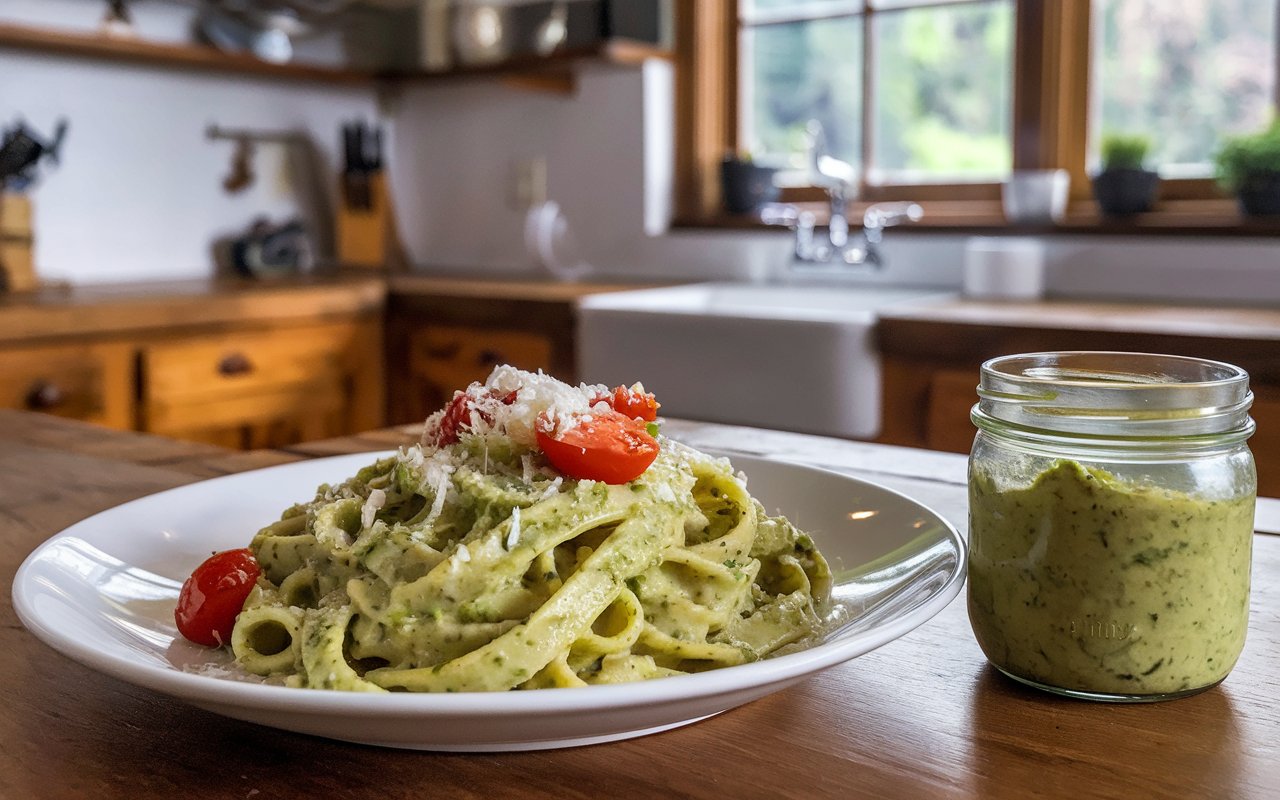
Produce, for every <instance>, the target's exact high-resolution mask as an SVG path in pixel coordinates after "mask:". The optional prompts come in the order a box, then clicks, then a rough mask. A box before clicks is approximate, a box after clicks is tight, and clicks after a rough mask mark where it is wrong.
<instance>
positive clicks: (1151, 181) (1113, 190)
mask: <svg viewBox="0 0 1280 800" xmlns="http://www.w3.org/2000/svg"><path fill="white" fill-rule="evenodd" d="M1150 149H1151V140H1150V139H1148V138H1147V137H1146V136H1143V135H1141V134H1120V133H1111V134H1107V135H1105V136H1103V137H1102V171H1101V172H1099V173H1098V174H1096V175H1094V176H1093V197H1094V199H1095V200H1097V201H1098V209H1099V210H1100V211H1101V212H1102V213H1103V215H1104V216H1108V217H1125V216H1129V215H1130V214H1141V213H1143V212H1144V211H1150V210H1151V207H1152V206H1153V205H1154V204H1155V201H1156V192H1157V191H1158V190H1159V188H1160V175H1159V174H1158V173H1156V172H1153V171H1152V170H1149V169H1146V168H1145V167H1144V164H1145V162H1146V159H1147V151H1148V150H1150Z"/></svg>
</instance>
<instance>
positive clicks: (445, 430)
mask: <svg viewBox="0 0 1280 800" xmlns="http://www.w3.org/2000/svg"><path fill="white" fill-rule="evenodd" d="M472 386H473V388H474V387H475V386H476V385H475V384H473V385H472ZM515 401H516V393H515V392H507V393H506V394H504V395H499V394H498V393H497V392H495V391H493V390H492V389H490V390H489V391H488V393H486V394H483V395H480V396H479V397H476V396H473V395H472V394H471V393H470V392H454V393H453V399H452V400H450V401H449V404H448V405H447V406H445V407H444V416H443V417H441V418H440V427H439V428H438V429H437V431H436V440H435V443H436V447H446V446H448V445H451V444H453V443H455V442H457V441H458V436H459V434H460V433H461V432H462V431H467V430H471V412H472V411H475V412H476V414H477V415H478V416H479V417H480V419H482V420H484V421H485V422H486V423H489V424H492V423H493V414H492V412H490V411H488V410H486V408H485V407H486V406H493V405H494V404H496V403H501V404H503V405H506V406H509V405H511V404H512V403H514V402H515Z"/></svg>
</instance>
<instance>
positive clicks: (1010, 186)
mask: <svg viewBox="0 0 1280 800" xmlns="http://www.w3.org/2000/svg"><path fill="white" fill-rule="evenodd" d="M1070 191H1071V173H1069V172H1067V171H1066V170H1065V169H1018V170H1014V171H1013V174H1012V175H1010V176H1009V179H1008V180H1007V181H1005V184H1004V191H1003V193H1002V199H1003V201H1004V216H1005V218H1006V219H1008V220H1009V221H1010V222H1021V223H1030V224H1041V225H1050V224H1053V223H1055V222H1061V221H1062V220H1063V219H1065V218H1066V216H1067V199H1068V197H1069V195H1070Z"/></svg>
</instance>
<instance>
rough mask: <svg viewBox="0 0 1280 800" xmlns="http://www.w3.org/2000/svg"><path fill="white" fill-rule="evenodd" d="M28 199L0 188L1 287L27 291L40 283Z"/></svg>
mask: <svg viewBox="0 0 1280 800" xmlns="http://www.w3.org/2000/svg"><path fill="white" fill-rule="evenodd" d="M34 245H35V237H34V235H33V234H32V228H31V199H30V198H29V197H27V196H26V195H22V194H15V193H12V192H0V291H8V292H30V291H33V290H35V289H38V288H39V287H40V281H39V279H37V278H36V270H35V261H34V258H33V255H32V248H33V246H34Z"/></svg>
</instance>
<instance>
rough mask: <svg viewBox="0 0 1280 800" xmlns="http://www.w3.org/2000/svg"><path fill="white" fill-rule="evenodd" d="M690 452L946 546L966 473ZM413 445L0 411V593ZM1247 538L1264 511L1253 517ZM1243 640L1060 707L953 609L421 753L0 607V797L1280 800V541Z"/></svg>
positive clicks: (861, 451) (826, 456)
mask: <svg viewBox="0 0 1280 800" xmlns="http://www.w3.org/2000/svg"><path fill="white" fill-rule="evenodd" d="M667 430H668V432H669V433H672V434H673V435H676V436H678V437H679V438H682V439H683V440H685V441H687V442H689V443H691V444H694V445H700V446H708V447H709V446H720V447H726V446H727V447H733V448H736V449H740V450H743V451H746V452H756V453H765V454H771V455H781V456H786V457H789V458H793V459H795V458H799V459H802V460H807V461H811V462H814V463H819V464H825V465H828V466H833V467H835V468H838V469H841V470H844V471H848V472H851V473H853V474H857V475H860V476H862V477H867V478H871V479H873V480H877V481H879V482H881V483H884V484H887V485H889V486H891V487H893V488H896V489H899V490H902V491H906V492H908V493H910V494H911V495H913V496H914V497H916V498H918V499H920V500H922V501H924V502H926V503H927V504H929V505H931V506H933V507H934V508H935V509H937V510H938V511H939V512H940V513H942V514H943V515H944V516H946V517H948V518H949V519H951V520H952V521H954V522H955V523H956V524H957V525H958V526H963V522H964V517H965V492H964V487H963V480H964V459H963V457H961V456H955V455H945V454H938V453H929V452H925V451H919V450H907V449H901V448H892V447H887V446H881V445H868V444H859V443H850V442H836V441H832V440H828V439H821V438H818V437H810V436H799V435H794V434H781V433H776V432H765V431H754V430H749V429H744V428H729V427H724V426H713V425H701V424H692V423H682V422H676V421H673V422H670V423H669V424H668V426H667ZM412 436H413V431H412V430H411V429H401V430H392V431H383V432H378V433H374V434H369V435H365V436H360V437H352V438H348V439H342V440H334V441H328V442H321V443H316V444H312V445H304V446H298V447H294V448H290V449H288V450H283V451H266V452H253V453H231V452H229V451H225V450H220V449H218V448H214V447H209V446H206V445H192V444H186V443H180V442H174V441H170V440H166V439H161V438H157V437H150V436H143V435H139V434H131V433H118V432H112V431H108V430H105V429H101V428H96V427H91V426H87V425H82V424H78V423H70V422H65V421H61V420H56V419H53V418H49V417H43V416H36V415H30V414H23V413H20V412H5V411H0V475H3V476H4V477H3V480H0V575H2V576H3V579H4V582H5V584H6V586H7V585H10V584H11V583H12V580H13V575H14V572H15V570H16V569H17V567H18V565H19V564H20V563H21V561H22V559H23V558H24V557H25V556H26V555H27V554H28V553H29V552H30V551H31V550H32V549H33V548H34V547H35V546H36V545H37V544H39V543H40V542H41V541H43V540H44V539H45V538H47V537H48V536H50V535H52V534H54V533H56V532H58V531H59V530H61V529H62V528H63V527H65V526H66V525H68V524H70V523H72V522H75V521H76V520H78V519H81V518H83V517H85V516H87V515H89V514H92V513H94V512H97V511H100V510H102V509H105V508H108V507H111V506H113V505H115V504H117V503H121V502H123V501H125V500H129V499H131V498H134V497H139V496H141V495H145V494H149V493H151V492H155V491H159V490H161V489H166V488H169V487H173V486H178V485H181V484H185V483H190V482H192V481H195V480H198V479H200V478H204V477H209V476H213V475H218V474H224V473H228V472H235V471H240V470H244V469H249V468H253V467H260V466H267V465H270V464H278V463H285V462H289V461H293V460H297V459H301V458H307V457H313V456H318V455H327V454H336V453H347V452H354V451H359V450H370V449H383V448H387V447H391V446H394V445H396V444H398V443H400V442H403V441H405V440H407V439H409V438H411V437H412ZM1260 511H1261V516H1260V520H1271V521H1272V522H1270V523H1268V524H1274V521H1275V520H1278V519H1280V502H1277V501H1272V500H1268V501H1262V502H1260ZM1253 577H1254V592H1253V604H1252V610H1251V613H1252V616H1251V619H1250V630H1249V642H1248V645H1247V646H1246V647H1245V651H1244V655H1243V656H1242V658H1241V659H1240V662H1239V665H1238V666H1237V667H1236V669H1235V671H1234V672H1232V674H1231V675H1230V676H1229V677H1228V678H1227V680H1226V681H1225V682H1224V683H1223V684H1222V685H1221V686H1220V687H1218V688H1215V689H1213V690H1210V691H1208V692H1205V693H1203V694H1200V695H1196V696H1194V697H1190V698H1186V699H1183V700H1178V701H1174V702H1169V703H1158V704H1152V705H1128V706H1107V705H1099V704H1092V703H1086V702H1079V701H1071V700H1065V699H1059V698H1056V697H1052V696H1049V695H1046V694H1041V693H1038V692H1034V691H1031V690H1028V689H1024V688H1022V687H1021V686H1019V685H1016V684H1014V683H1013V682H1011V681H1009V680H1007V679H1005V678H1003V677H1001V676H1000V675H999V674H997V673H996V672H995V671H994V670H993V669H992V668H991V667H989V666H987V664H986V663H985V661H984V659H983V657H982V654H981V652H980V651H979V650H978V646H977V644H976V643H975V642H974V640H973V637H972V635H971V633H970V630H969V623H968V620H967V618H966V615H965V607H964V602H963V600H962V599H958V600H957V601H956V602H953V603H952V604H951V605H950V606H948V607H947V608H946V609H945V610H944V611H943V612H942V613H941V614H939V615H938V616H937V617H935V618H934V619H933V620H931V621H930V622H928V623H927V624H925V625H924V626H923V627H921V628H919V629H917V630H916V631H914V632H912V633H910V634H908V635H907V636H905V637H903V638H901V639H899V640H897V641H895V642H892V643H890V644H888V645H886V646H884V647H882V648H881V649H879V650H877V651H875V652H872V653H870V654H868V655H866V656H863V657H861V658H858V659H855V660H853V661H850V662H848V663H845V664H843V665H840V666H837V667H834V668H832V669H829V670H827V671H826V672H823V673H821V674H819V675H817V676H815V677H813V678H811V679H809V680H807V681H804V682H802V683H801V684H799V685H798V686H795V687H793V688H791V689H788V690H786V691H783V692H780V693H778V694H775V695H773V696H771V697H768V698H765V699H763V700H759V701H757V702H754V703H751V704H749V705H746V706H743V707H741V708H738V709H736V710H733V711H730V712H727V713H725V714H722V715H720V716H717V717H713V718H711V719H708V720H705V721H703V722H699V723H697V724H694V725H691V726H688V727H685V728H680V729H676V730H673V731H669V732H666V733H662V734H657V735H654V736H649V737H645V738H641V739H634V740H630V741H624V742H616V743H612V744H604V745H596V746H593V747H585V748H577V749H568V750H555V751H544V752H535V753H511V754H484V755H459V754H450V755H444V754H432V753H421V752H409V751H397V750H385V749H378V748H373V747H365V746H359V745H351V744H344V743H341V742H334V741H328V740H325V739H318V738H313V737H309V736H304V735H300V734H293V733H287V732H282V731H278V730H274V729H270V728H263V727H258V726H255V725H251V724H248V723H243V722H237V721H235V720H231V719H226V718H223V717H220V716H217V715H214V714H211V713H209V712H205V711H202V710H199V709H196V708H194V707H191V706H188V705H186V704H184V703H181V702H179V701H176V700H172V699H169V698H168V697H164V696H160V695H156V694H153V693H151V692H149V691H146V690H143V689H138V688H135V687H133V686H131V685H128V684H124V683H121V682H119V681H116V680H114V679H111V678H107V677H104V676H102V675H99V674H98V673H96V672H93V671H91V670H89V669H87V668H85V667H82V666H80V665H79V664H77V663H75V662H73V661H71V660H69V659H67V658H64V657H63V656H61V655H59V654H57V653H56V652H54V651H53V650H51V649H49V648H48V647H46V646H45V645H44V644H42V643H41V642H39V641H38V640H37V639H36V638H35V637H34V636H32V635H31V634H30V633H28V632H27V631H26V630H25V629H24V628H23V627H22V626H21V625H20V623H19V622H18V620H17V618H16V616H15V614H14V611H13V606H12V602H11V600H10V598H9V592H7V591H6V592H5V593H4V596H3V600H0V603H2V604H3V605H2V607H0V615H2V619H0V621H2V622H3V626H2V627H0V636H2V637H3V638H2V639H0V675H2V676H3V681H2V682H0V797H3V798H21V797H33V798H46V797H48V798H61V797H92V798H109V797H129V798H161V797H163V798H170V797H200V798H206V797H210V798H222V797H225V798H253V797H257V798H273V797H317V798H321V797H323V798H344V797H377V798H395V797H476V798H486V799H488V798H495V797H556V798H576V797H582V798H597V797H613V796H625V797H707V798H738V797H802V798H808V797H888V798H921V797H981V798H1006V797H1007V798H1026V797H1071V798H1092V797H1103V798H1108V797H1114V798H1154V797H1206V798H1250V797H1257V798H1262V797H1276V796H1277V792H1280V702H1277V695H1278V694H1280V616H1278V615H1277V607H1280V537H1277V536H1270V535H1267V534H1261V533H1260V534H1258V535H1257V536H1256V539H1255V551H1254V572H1253Z"/></svg>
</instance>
